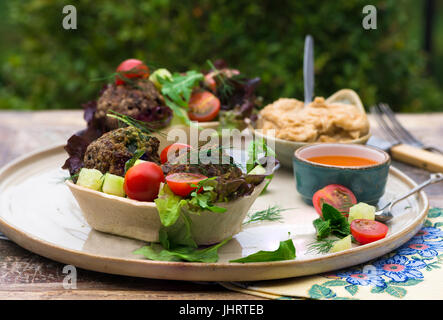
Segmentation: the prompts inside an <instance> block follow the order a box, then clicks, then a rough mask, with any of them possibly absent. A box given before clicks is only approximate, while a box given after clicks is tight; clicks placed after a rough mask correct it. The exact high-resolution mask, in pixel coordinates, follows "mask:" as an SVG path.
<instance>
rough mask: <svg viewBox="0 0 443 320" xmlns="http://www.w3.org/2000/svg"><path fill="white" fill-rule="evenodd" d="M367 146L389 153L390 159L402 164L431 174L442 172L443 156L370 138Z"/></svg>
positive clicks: (373, 137)
mask: <svg viewBox="0 0 443 320" xmlns="http://www.w3.org/2000/svg"><path fill="white" fill-rule="evenodd" d="M367 145H369V146H373V147H376V148H379V149H382V150H384V151H386V152H389V153H390V155H391V157H392V159H394V160H397V161H400V162H404V163H407V164H410V165H413V166H416V167H419V168H422V169H425V170H428V171H431V172H443V155H440V154H438V153H433V152H430V151H426V150H424V149H420V148H417V147H414V146H411V145H407V144H402V143H392V142H389V141H386V140H384V139H382V138H379V137H376V136H371V137H370V138H369V140H368V142H367Z"/></svg>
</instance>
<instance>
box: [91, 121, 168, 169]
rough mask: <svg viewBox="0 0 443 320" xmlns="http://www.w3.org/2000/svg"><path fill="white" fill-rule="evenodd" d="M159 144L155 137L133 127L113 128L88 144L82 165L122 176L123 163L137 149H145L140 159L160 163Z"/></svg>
mask: <svg viewBox="0 0 443 320" xmlns="http://www.w3.org/2000/svg"><path fill="white" fill-rule="evenodd" d="M159 144H160V141H159V140H158V139H157V138H156V137H151V136H148V135H146V134H144V133H143V132H141V131H140V130H138V129H136V128H134V127H126V128H119V129H115V130H112V131H109V132H107V133H105V134H103V135H102V136H101V137H100V138H98V139H97V140H95V141H93V142H91V143H90V144H89V146H88V147H87V149H86V153H85V156H84V159H83V162H84V167H85V168H89V169H97V170H99V171H101V172H102V173H107V172H109V173H112V174H116V175H119V176H124V174H125V163H126V161H128V160H129V159H131V158H132V157H133V156H134V153H135V151H137V150H145V153H144V155H143V156H142V157H141V159H143V160H147V161H152V162H155V163H157V164H160V157H159V155H158V147H159Z"/></svg>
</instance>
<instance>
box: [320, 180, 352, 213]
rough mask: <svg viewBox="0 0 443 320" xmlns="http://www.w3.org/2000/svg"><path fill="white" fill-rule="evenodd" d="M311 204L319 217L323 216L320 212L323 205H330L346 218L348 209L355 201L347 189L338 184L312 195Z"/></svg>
mask: <svg viewBox="0 0 443 320" xmlns="http://www.w3.org/2000/svg"><path fill="white" fill-rule="evenodd" d="M312 203H313V205H314V208H315V210H316V211H317V213H318V214H319V215H320V216H323V215H322V212H321V209H322V207H323V203H327V204H330V205H331V206H333V207H334V208H336V209H337V210H338V211H340V212H341V213H342V214H343V215H345V216H348V214H349V209H350V208H351V207H352V206H353V205H354V204H356V203H357V199H356V198H355V195H354V194H353V193H352V191H351V190H349V189H348V188H346V187H344V186H342V185H339V184H330V185H328V186H326V187H324V188H323V189H320V190H318V191H317V192H316V193H314V196H313V197H312Z"/></svg>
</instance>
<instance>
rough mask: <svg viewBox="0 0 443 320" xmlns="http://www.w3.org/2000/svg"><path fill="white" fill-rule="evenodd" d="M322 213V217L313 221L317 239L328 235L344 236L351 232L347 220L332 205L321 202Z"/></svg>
mask: <svg viewBox="0 0 443 320" xmlns="http://www.w3.org/2000/svg"><path fill="white" fill-rule="evenodd" d="M322 215H323V217H321V218H318V219H316V220H314V221H313V224H314V227H315V229H316V230H317V239H319V240H321V239H324V238H326V237H328V236H329V235H335V236H337V237H346V236H347V235H349V234H350V233H351V231H350V226H349V222H348V220H347V219H346V217H345V216H344V215H343V214H341V213H340V211H338V210H337V209H336V208H334V207H333V206H331V205H329V204H327V203H323V206H322Z"/></svg>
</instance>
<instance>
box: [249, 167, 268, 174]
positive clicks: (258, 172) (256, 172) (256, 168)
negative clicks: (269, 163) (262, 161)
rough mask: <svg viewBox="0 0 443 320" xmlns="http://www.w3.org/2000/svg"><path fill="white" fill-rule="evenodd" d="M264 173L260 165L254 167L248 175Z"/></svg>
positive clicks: (264, 170)
mask: <svg viewBox="0 0 443 320" xmlns="http://www.w3.org/2000/svg"><path fill="white" fill-rule="evenodd" d="M265 173H266V169H265V168H263V166H261V165H257V166H255V167H254V169H252V170H251V171H249V173H248V174H265Z"/></svg>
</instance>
